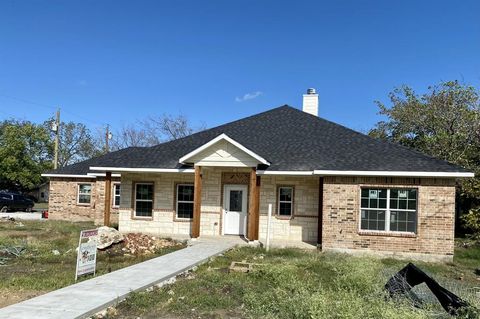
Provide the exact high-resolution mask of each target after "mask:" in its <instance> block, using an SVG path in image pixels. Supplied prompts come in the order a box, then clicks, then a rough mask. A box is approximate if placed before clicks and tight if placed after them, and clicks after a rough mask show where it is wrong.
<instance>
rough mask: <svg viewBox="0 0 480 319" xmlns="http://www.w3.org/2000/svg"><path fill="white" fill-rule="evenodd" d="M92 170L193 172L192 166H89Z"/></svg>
mask: <svg viewBox="0 0 480 319" xmlns="http://www.w3.org/2000/svg"><path fill="white" fill-rule="evenodd" d="M90 170H92V171H103V172H105V171H108V172H132V173H134V172H136V173H195V169H193V168H142V167H134V168H132V167H98V166H92V167H90Z"/></svg>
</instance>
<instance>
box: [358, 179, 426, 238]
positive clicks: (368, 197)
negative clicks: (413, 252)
mask: <svg viewBox="0 0 480 319" xmlns="http://www.w3.org/2000/svg"><path fill="white" fill-rule="evenodd" d="M360 214H361V216H360V217H361V218H360V229H361V230H374V231H390V232H409V233H415V232H416V231H417V190H416V189H404V188H401V189H400V188H391V189H390V188H388V189H377V188H362V191H361V209H360Z"/></svg>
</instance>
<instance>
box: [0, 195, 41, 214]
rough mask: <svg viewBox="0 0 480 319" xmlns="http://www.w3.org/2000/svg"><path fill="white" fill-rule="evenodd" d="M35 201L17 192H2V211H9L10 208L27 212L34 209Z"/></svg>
mask: <svg viewBox="0 0 480 319" xmlns="http://www.w3.org/2000/svg"><path fill="white" fill-rule="evenodd" d="M33 205H34V202H33V201H32V200H31V199H29V198H27V197H25V196H23V195H21V194H16V193H0V212H7V211H9V210H23V211H26V212H30V211H32V208H33Z"/></svg>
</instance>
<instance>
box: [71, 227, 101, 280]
mask: <svg viewBox="0 0 480 319" xmlns="http://www.w3.org/2000/svg"><path fill="white" fill-rule="evenodd" d="M96 236H98V229H90V230H82V231H81V232H80V239H79V241H78V253H77V269H76V271H75V281H77V278H78V276H82V275H87V274H91V273H93V274H95V265H96V262H97V243H96V242H95V241H88V240H89V239H90V238H92V237H96Z"/></svg>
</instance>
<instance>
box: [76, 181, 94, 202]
mask: <svg viewBox="0 0 480 319" xmlns="http://www.w3.org/2000/svg"><path fill="white" fill-rule="evenodd" d="M77 191H78V194H77V203H78V204H90V202H91V200H92V184H78V190H77Z"/></svg>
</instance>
